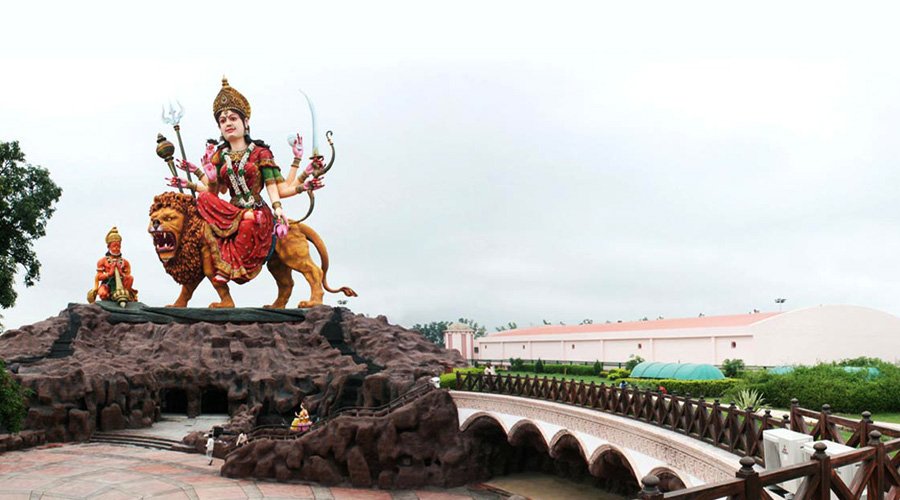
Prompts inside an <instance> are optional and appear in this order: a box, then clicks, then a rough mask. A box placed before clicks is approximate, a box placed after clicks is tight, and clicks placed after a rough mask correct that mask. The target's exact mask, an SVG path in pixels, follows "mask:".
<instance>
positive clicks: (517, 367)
mask: <svg viewBox="0 0 900 500" xmlns="http://www.w3.org/2000/svg"><path fill="white" fill-rule="evenodd" d="M524 365H525V362H524V361H522V358H509V370H510V371H513V372H521V371H524V369H525V368H524Z"/></svg>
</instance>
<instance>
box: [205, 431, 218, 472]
mask: <svg viewBox="0 0 900 500" xmlns="http://www.w3.org/2000/svg"><path fill="white" fill-rule="evenodd" d="M206 437H207V439H206V456H207V457H209V465H212V463H213V450H215V449H216V438H214V437H213V435H212V434H207V435H206Z"/></svg>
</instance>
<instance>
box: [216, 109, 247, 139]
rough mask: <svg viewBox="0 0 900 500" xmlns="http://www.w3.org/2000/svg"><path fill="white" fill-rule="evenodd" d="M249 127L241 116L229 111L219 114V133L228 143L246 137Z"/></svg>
mask: <svg viewBox="0 0 900 500" xmlns="http://www.w3.org/2000/svg"><path fill="white" fill-rule="evenodd" d="M246 130H247V127H246V125H245V123H244V119H243V118H241V115H239V114H237V113H236V112H234V111H232V110H230V109H228V110H225V111H223V112H221V113H219V132H221V133H222V137H224V138H225V140H226V141H230V140H232V139H240V138H241V137H244V135H245V133H246Z"/></svg>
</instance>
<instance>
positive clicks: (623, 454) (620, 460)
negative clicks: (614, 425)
mask: <svg viewBox="0 0 900 500" xmlns="http://www.w3.org/2000/svg"><path fill="white" fill-rule="evenodd" d="M588 463H589V467H590V469H591V474H592V475H594V476H596V477H607V476H609V475H610V474H616V472H613V471H614V470H615V469H616V468H618V467H617V465H618V466H620V467H621V468H622V469H625V470H626V471H627V472H628V474H629V475H630V476H631V477H633V478H634V480H635V481H638V480H639V479H640V476H638V473H637V471H638V468H637V465H635V460H634V457H632V456H631V453H629V452H628V450H626V449H623V448H620V447H618V446H616V445H614V444H611V443H607V444H602V445H600V446H599V447H597V449H596V450H594V453H593V454H591V457H590V461H589V462H588Z"/></svg>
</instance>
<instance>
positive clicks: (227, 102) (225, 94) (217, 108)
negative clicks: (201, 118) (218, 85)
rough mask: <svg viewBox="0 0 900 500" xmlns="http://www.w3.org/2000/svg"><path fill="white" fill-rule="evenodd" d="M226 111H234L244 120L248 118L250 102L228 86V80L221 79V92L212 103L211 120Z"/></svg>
mask: <svg viewBox="0 0 900 500" xmlns="http://www.w3.org/2000/svg"><path fill="white" fill-rule="evenodd" d="M226 109H236V110H238V111H240V112H241V114H243V115H244V118H247V119H249V118H250V102H248V101H247V98H246V97H244V96H243V94H241V93H240V92H238V91H237V90H235V89H234V88H233V87H232V86H231V85H228V78H225V77H224V76H223V77H222V90H220V91H219V95H217V96H216V100H215V101H213V118H216V119H218V117H219V113H221V112H222V111H224V110H226Z"/></svg>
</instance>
